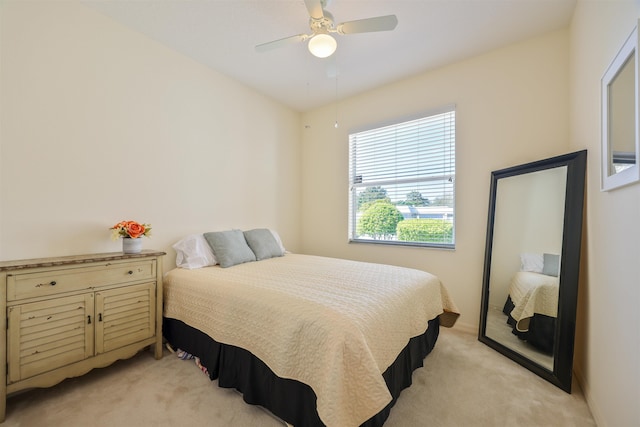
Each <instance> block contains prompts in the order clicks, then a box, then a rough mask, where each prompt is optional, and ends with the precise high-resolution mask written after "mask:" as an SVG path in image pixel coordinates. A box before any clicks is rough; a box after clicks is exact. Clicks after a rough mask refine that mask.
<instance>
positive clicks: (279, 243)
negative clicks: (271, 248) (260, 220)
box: [269, 229, 287, 254]
mask: <svg viewBox="0 0 640 427" xmlns="http://www.w3.org/2000/svg"><path fill="white" fill-rule="evenodd" d="M269 231H270V232H271V234H273V238H274V239H276V242H278V246H280V249H282V253H283V254H285V253H287V250H286V249H285V248H284V245H283V244H282V240H281V239H280V236H279V235H278V232H277V231H275V230H271V229H269Z"/></svg>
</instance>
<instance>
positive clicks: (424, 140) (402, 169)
mask: <svg viewBox="0 0 640 427" xmlns="http://www.w3.org/2000/svg"><path fill="white" fill-rule="evenodd" d="M455 119H456V113H455V108H453V107H450V108H447V109H445V110H442V111H439V112H437V113H433V114H430V115H428V116H426V117H422V118H419V119H416V120H410V121H407V122H403V123H397V124H393V125H389V126H384V127H379V128H375V129H369V130H365V131H362V132H357V133H352V134H350V135H349V168H350V172H349V241H352V242H375V243H387V244H401V245H418V246H431V247H444V248H453V247H454V244H455V221H454V219H455V203H454V202H455V133H456V124H455V121H456V120H455Z"/></svg>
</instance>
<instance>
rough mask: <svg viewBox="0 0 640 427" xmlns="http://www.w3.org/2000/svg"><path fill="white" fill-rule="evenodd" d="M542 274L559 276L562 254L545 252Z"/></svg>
mask: <svg viewBox="0 0 640 427" xmlns="http://www.w3.org/2000/svg"><path fill="white" fill-rule="evenodd" d="M542 274H546V275H547V276H555V277H558V274H560V255H555V254H544V267H543V269H542Z"/></svg>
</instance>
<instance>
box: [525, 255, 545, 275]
mask: <svg viewBox="0 0 640 427" xmlns="http://www.w3.org/2000/svg"><path fill="white" fill-rule="evenodd" d="M543 269H544V258H543V256H542V254H532V253H523V254H520V271H531V272H533V273H542V270H543Z"/></svg>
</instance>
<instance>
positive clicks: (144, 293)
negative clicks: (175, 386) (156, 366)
mask: <svg viewBox="0 0 640 427" xmlns="http://www.w3.org/2000/svg"><path fill="white" fill-rule="evenodd" d="M155 290H156V284H155V282H154V283H143V284H141V285H134V286H127V287H125V288H117V289H110V290H106V291H100V292H96V294H95V296H96V338H95V340H96V353H97V354H100V353H106V352H108V351H111V350H114V349H117V348H120V347H124V346H126V345H129V344H133V343H136V342H138V341H143V340H145V339H147V338H150V337H153V336H154V334H155V324H156V323H155V318H156V310H155V308H156V302H155Z"/></svg>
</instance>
